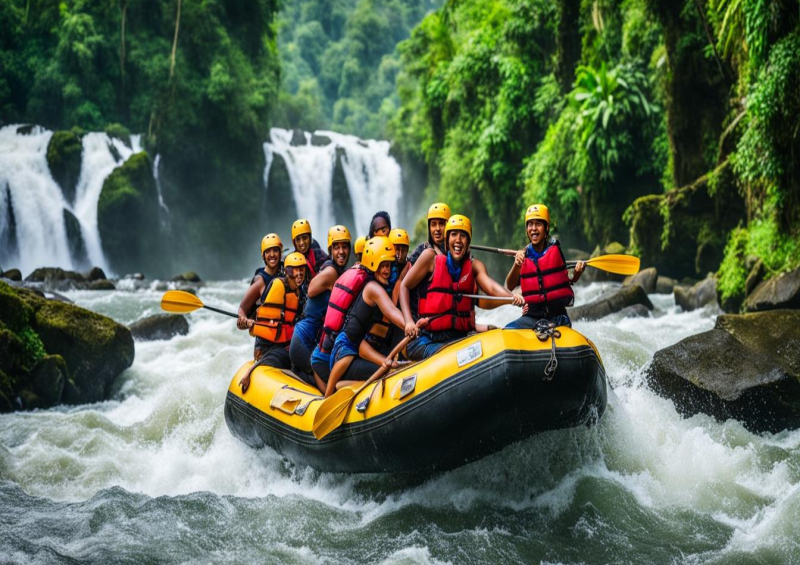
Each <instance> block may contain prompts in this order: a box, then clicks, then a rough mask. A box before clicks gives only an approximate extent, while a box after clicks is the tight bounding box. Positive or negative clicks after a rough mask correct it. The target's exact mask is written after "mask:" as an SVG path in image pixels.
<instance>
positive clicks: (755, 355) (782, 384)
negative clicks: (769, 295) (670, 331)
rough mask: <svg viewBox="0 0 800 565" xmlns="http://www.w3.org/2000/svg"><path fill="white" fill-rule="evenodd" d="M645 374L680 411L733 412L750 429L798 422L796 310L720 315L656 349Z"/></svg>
mask: <svg viewBox="0 0 800 565" xmlns="http://www.w3.org/2000/svg"><path fill="white" fill-rule="evenodd" d="M647 375H648V381H649V382H650V385H651V386H652V387H653V389H654V390H655V391H656V392H657V393H659V394H661V395H662V396H665V397H667V398H670V399H671V400H673V401H674V402H675V407H676V408H677V409H678V411H679V412H681V413H682V414H684V415H687V416H690V415H693V414H697V413H699V412H702V413H706V414H709V415H711V416H713V417H715V418H717V419H719V420H725V419H728V418H735V419H736V420H739V421H741V422H742V423H743V424H744V425H745V426H746V427H747V428H748V429H750V430H752V431H755V432H762V431H770V432H778V431H781V430H784V429H787V428H788V429H794V428H797V427H800V311H795V310H774V311H770V312H759V313H754V314H744V315H735V314H732V315H721V316H719V317H718V318H717V322H716V326H715V327H714V329H712V330H710V331H707V332H704V333H701V334H697V335H693V336H690V337H688V338H686V339H684V340H683V341H681V342H679V343H676V344H675V345H673V346H671V347H667V348H666V349H662V350H659V351H657V352H656V354H655V356H654V357H653V362H652V363H651V365H650V367H649V369H648V373H647Z"/></svg>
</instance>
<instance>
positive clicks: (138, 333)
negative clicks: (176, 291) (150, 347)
mask: <svg viewBox="0 0 800 565" xmlns="http://www.w3.org/2000/svg"><path fill="white" fill-rule="evenodd" d="M129 328H130V330H131V334H133V337H134V339H136V340H139V341H155V340H159V339H171V338H172V337H174V336H176V335H186V334H187V333H189V322H187V321H186V317H185V316H179V315H178V316H176V315H172V314H156V315H154V316H148V317H147V318H143V319H141V320H139V321H137V322H134V323H133V324H131V325H130V326H129Z"/></svg>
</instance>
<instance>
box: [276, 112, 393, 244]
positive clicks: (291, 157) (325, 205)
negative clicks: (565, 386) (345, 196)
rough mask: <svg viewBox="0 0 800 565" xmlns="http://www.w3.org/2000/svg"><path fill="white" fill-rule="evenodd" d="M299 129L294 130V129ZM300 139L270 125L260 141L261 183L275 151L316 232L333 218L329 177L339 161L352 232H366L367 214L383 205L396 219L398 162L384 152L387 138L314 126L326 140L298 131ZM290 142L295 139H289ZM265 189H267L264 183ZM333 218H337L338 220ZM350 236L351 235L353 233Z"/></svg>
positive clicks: (302, 214) (299, 209)
mask: <svg viewBox="0 0 800 565" xmlns="http://www.w3.org/2000/svg"><path fill="white" fill-rule="evenodd" d="M298 133H299V132H298ZM303 136H304V138H305V143H304V144H298V142H297V141H298V140H297V137H298V136H297V135H294V139H293V132H292V131H290V130H285V129H280V128H272V129H271V130H270V141H269V142H267V143H265V144H264V155H265V157H266V169H265V171H264V182H265V186H266V185H268V181H269V171H270V168H271V167H272V165H273V163H274V158H275V155H278V156H280V157H282V158H283V160H284V162H285V163H286V169H287V171H288V174H289V181H290V183H291V189H292V195H293V197H294V203H295V205H296V207H297V212H298V214H299V216H300V217H302V218H307V219H308V221H309V222H311V226H312V229H314V231H315V233H317V234H319V233H324V232H321V231H320V230H327V229H328V227H330V226H332V225H334V224H335V223H336V222H337V218H335V217H334V212H333V205H332V204H333V202H332V201H333V176H334V170H335V168H336V165H337V155H339V157H338V160H339V163H340V165H341V167H342V171H343V173H344V177H345V180H346V182H347V190H348V193H349V195H350V200H351V202H352V209H353V210H352V211H353V218H354V219H355V226H349V227H351V228H355V232H357V233H358V234H362V235H366V234H367V232H368V230H369V222H370V220H371V219H372V215H373V214H374V213H375V212H376V211H378V210H386V211H387V212H389V214H390V215H391V216H392V218H393V219H394V223H395V224H397V223H398V222H399V221H400V220H401V219H400V218H398V217H397V214H398V212H399V209H400V208H399V202H400V196H401V194H402V177H401V171H400V165H399V164H398V163H397V161H396V160H395V159H394V158H393V157H392V156H391V155H389V142H388V141H376V140H362V139H359V138H357V137H355V136H352V135H345V134H340V133H336V132H331V131H318V132H315V134H314V136H315V137H317V138H318V139H320V140H323V141H325V140H324V138H328V139H329V140H330V143H326V144H324V145H318V144H317V145H315V144H312V135H311V134H310V133H307V132H306V133H304V134H303ZM293 142H294V144H293ZM267 188H269V187H268V186H267ZM338 221H341V219H339V220H338ZM354 235H355V234H354Z"/></svg>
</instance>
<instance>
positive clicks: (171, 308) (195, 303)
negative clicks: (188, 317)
mask: <svg viewBox="0 0 800 565" xmlns="http://www.w3.org/2000/svg"><path fill="white" fill-rule="evenodd" d="M203 306H205V305H204V304H203V301H202V300H200V299H199V298H197V297H196V296H195V295H194V294H192V293H190V292H184V291H183V290H168V291H167V292H165V293H164V296H162V297H161V309H162V310H166V311H167V312H175V313H176V314H185V313H187V312H194V311H195V310H197V309H198V308H202V307H203Z"/></svg>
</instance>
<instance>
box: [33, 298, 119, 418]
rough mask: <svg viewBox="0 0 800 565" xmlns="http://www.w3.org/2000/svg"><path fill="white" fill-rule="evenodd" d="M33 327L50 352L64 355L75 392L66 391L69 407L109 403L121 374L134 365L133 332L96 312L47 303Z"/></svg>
mask: <svg viewBox="0 0 800 565" xmlns="http://www.w3.org/2000/svg"><path fill="white" fill-rule="evenodd" d="M33 327H34V329H35V330H36V332H37V333H38V334H39V336H40V338H41V340H42V343H43V344H44V348H45V350H46V351H47V353H50V354H58V355H61V356H62V357H63V358H64V360H65V361H66V363H67V366H68V367H69V373H70V377H71V379H72V380H73V382H74V385H75V390H74V391H72V392H71V394H66V393H67V392H70V390H65V394H64V397H63V398H62V402H64V403H66V404H83V403H86V402H99V401H101V400H105V399H106V398H108V393H109V391H110V389H111V384H112V383H113V382H114V379H116V377H117V375H119V374H120V373H121V372H122V371H124V370H125V369H127V368H128V367H130V366H131V365H132V364H133V358H134V346H133V337H132V336H131V332H130V330H129V329H128V328H126V327H125V326H123V325H121V324H118V323H117V322H115V321H114V320H112V319H111V318H107V317H105V316H101V315H100V314H97V313H95V312H90V311H89V310H84V309H83V308H80V307H78V306H75V305H73V304H65V303H63V302H56V301H53V300H46V301H44V302H43V303H42V304H40V305H39V306H38V309H37V311H36V314H35V319H34V322H33Z"/></svg>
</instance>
